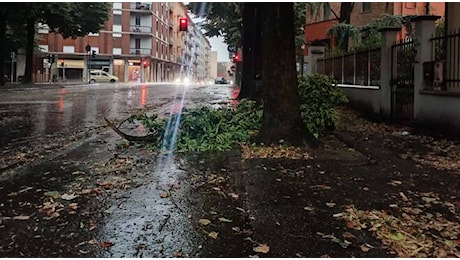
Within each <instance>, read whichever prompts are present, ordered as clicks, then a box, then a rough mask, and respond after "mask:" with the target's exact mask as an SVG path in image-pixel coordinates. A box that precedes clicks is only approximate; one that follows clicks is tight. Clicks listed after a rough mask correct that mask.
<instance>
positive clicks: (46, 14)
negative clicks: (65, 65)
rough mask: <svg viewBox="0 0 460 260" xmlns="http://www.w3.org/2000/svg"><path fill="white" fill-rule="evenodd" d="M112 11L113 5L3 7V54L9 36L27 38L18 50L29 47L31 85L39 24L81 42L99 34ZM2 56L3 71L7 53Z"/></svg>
mask: <svg viewBox="0 0 460 260" xmlns="http://www.w3.org/2000/svg"><path fill="white" fill-rule="evenodd" d="M109 10H110V4H109V3H99V2H95V3H91V2H50V3H41V2H17V3H1V4H0V14H2V15H1V17H0V47H3V48H2V50H5V48H6V47H7V44H8V42H7V40H6V39H7V37H6V35H7V32H9V33H11V35H9V36H10V37H8V39H23V38H24V34H25V36H26V39H25V42H24V43H23V44H22V45H19V46H18V47H22V46H25V50H26V69H25V74H24V78H23V83H29V82H31V80H32V65H33V52H34V45H35V31H36V25H37V23H39V22H40V23H42V24H47V25H48V27H49V30H50V32H56V33H59V34H61V35H62V36H63V37H64V38H68V37H72V38H77V37H81V36H85V35H87V34H88V33H96V32H98V31H99V29H100V28H101V27H102V26H103V25H104V22H105V21H107V20H108V18H109ZM19 28H22V29H19ZM21 37H22V38H21ZM17 49H18V48H16V49H15V50H17ZM2 54H3V55H2V57H1V58H0V67H1V68H4V64H5V53H2ZM2 78H3V77H2ZM3 83H4V82H2V84H3Z"/></svg>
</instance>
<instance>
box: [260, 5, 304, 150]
mask: <svg viewBox="0 0 460 260" xmlns="http://www.w3.org/2000/svg"><path fill="white" fill-rule="evenodd" d="M261 6H262V8H261V9H262V10H261V11H262V12H261V13H263V15H262V28H263V31H262V54H263V55H262V57H263V60H262V68H263V70H262V71H263V75H262V77H263V103H264V108H263V117H262V126H261V128H260V131H259V135H258V138H257V139H258V140H257V141H258V142H262V143H264V144H276V143H278V142H279V141H280V140H284V141H285V142H287V143H289V144H291V145H305V144H307V141H308V140H307V131H306V128H305V126H304V124H303V122H302V119H301V117H300V98H299V93H298V90H297V76H296V64H295V63H296V60H295V56H296V53H295V42H294V5H293V3H287V2H284V3H276V2H273V3H264V4H261Z"/></svg>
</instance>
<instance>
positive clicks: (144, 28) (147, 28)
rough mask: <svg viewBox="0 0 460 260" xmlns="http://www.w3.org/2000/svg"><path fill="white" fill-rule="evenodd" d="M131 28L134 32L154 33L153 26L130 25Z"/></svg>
mask: <svg viewBox="0 0 460 260" xmlns="http://www.w3.org/2000/svg"><path fill="white" fill-rule="evenodd" d="M130 29H131V32H134V33H143V34H152V27H151V26H140V25H130Z"/></svg>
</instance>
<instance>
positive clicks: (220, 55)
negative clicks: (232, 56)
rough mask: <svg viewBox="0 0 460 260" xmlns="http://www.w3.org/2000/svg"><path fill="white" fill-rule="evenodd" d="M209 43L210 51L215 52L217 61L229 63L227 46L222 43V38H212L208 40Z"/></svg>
mask: <svg viewBox="0 0 460 260" xmlns="http://www.w3.org/2000/svg"><path fill="white" fill-rule="evenodd" d="M208 40H209V43H210V44H211V50H212V51H217V61H219V62H220V61H229V59H228V51H227V44H225V43H224V39H223V38H222V37H212V38H208Z"/></svg>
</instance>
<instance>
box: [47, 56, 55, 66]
mask: <svg viewBox="0 0 460 260" xmlns="http://www.w3.org/2000/svg"><path fill="white" fill-rule="evenodd" d="M47 58H48V62H49V64H53V63H54V61H55V60H54V55H52V54H48V56H47Z"/></svg>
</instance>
